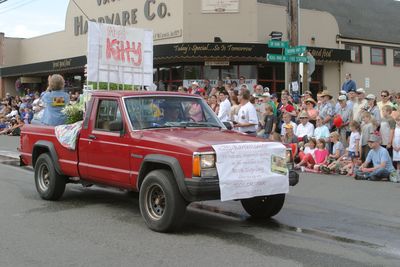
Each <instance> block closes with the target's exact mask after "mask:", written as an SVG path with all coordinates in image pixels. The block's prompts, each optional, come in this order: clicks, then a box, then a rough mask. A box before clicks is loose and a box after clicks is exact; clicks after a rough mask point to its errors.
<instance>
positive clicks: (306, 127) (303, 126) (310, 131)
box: [295, 111, 314, 139]
mask: <svg viewBox="0 0 400 267" xmlns="http://www.w3.org/2000/svg"><path fill="white" fill-rule="evenodd" d="M299 120H300V123H299V124H298V125H297V128H296V132H295V135H296V136H297V137H298V138H302V139H303V138H305V137H311V136H313V135H314V125H312V123H310V122H309V121H308V120H309V116H308V113H307V112H306V111H302V112H301V113H300V115H299Z"/></svg>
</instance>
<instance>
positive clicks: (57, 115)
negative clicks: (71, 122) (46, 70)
mask: <svg viewBox="0 0 400 267" xmlns="http://www.w3.org/2000/svg"><path fill="white" fill-rule="evenodd" d="M64 86H65V81H64V78H63V77H62V76H61V75H59V74H54V75H52V76H51V77H50V79H49V89H50V90H49V91H47V92H46V93H45V94H44V95H43V97H42V101H43V103H44V105H45V109H44V113H43V116H42V119H41V123H42V124H44V125H52V126H57V125H61V124H65V122H66V119H67V118H66V115H65V114H63V113H62V112H61V111H62V109H63V108H64V107H65V106H66V105H68V104H69V95H68V94H67V93H66V92H64V91H62V90H63V89H64Z"/></svg>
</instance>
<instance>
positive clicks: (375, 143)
mask: <svg viewBox="0 0 400 267" xmlns="http://www.w3.org/2000/svg"><path fill="white" fill-rule="evenodd" d="M381 141H382V139H381V137H380V135H379V134H377V133H375V134H372V135H371V136H370V137H369V138H368V146H369V147H370V151H369V152H368V155H367V158H366V159H365V161H364V162H363V163H362V164H361V166H360V169H359V170H358V171H357V172H356V176H355V179H356V180H369V181H381V180H382V179H384V178H387V179H389V177H390V175H391V174H392V173H395V172H396V169H395V168H394V166H393V163H392V159H391V158H390V155H389V152H388V151H387V149H386V148H384V147H382V146H381ZM371 162H372V164H373V167H372V168H368V165H369V164H370V163H371Z"/></svg>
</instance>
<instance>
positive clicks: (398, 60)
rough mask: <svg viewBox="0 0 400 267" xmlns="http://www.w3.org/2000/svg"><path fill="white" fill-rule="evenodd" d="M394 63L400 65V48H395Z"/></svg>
mask: <svg viewBox="0 0 400 267" xmlns="http://www.w3.org/2000/svg"><path fill="white" fill-rule="evenodd" d="M393 65H394V66H396V67H400V49H393Z"/></svg>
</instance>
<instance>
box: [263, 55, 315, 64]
mask: <svg viewBox="0 0 400 267" xmlns="http://www.w3.org/2000/svg"><path fill="white" fill-rule="evenodd" d="M267 61H270V62H294V63H308V58H307V57H303V56H285V55H278V54H267Z"/></svg>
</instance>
